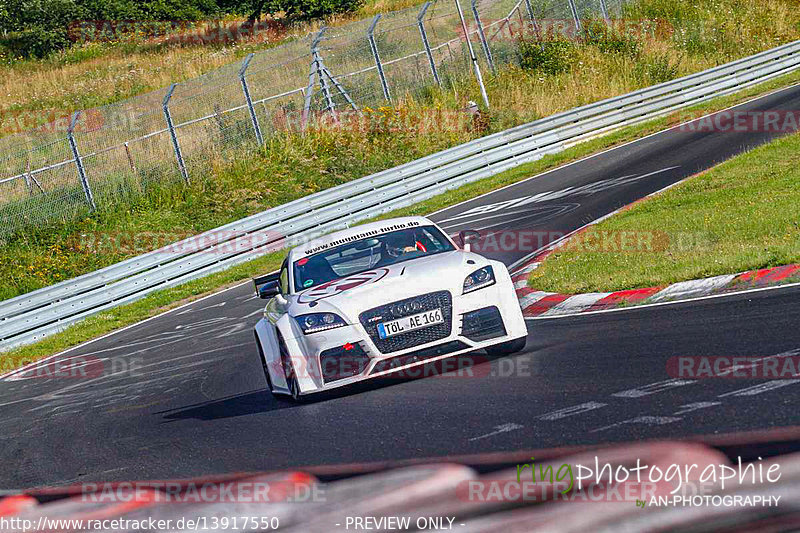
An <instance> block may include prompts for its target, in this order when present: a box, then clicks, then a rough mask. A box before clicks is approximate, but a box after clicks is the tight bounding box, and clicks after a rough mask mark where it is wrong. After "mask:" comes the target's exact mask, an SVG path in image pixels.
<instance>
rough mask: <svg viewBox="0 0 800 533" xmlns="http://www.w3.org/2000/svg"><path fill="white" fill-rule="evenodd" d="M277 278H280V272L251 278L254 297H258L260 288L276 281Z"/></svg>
mask: <svg viewBox="0 0 800 533" xmlns="http://www.w3.org/2000/svg"><path fill="white" fill-rule="evenodd" d="M279 277H280V271H277V270H276V271H275V272H270V273H269V274H267V275H266V276H261V277H260V278H253V288H254V289H255V291H256V296H260V293H259V290H261V287H263V286H264V285H266V284H267V283H270V282H272V281H278V278H279Z"/></svg>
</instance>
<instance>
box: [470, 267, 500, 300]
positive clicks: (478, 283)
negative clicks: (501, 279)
mask: <svg viewBox="0 0 800 533" xmlns="http://www.w3.org/2000/svg"><path fill="white" fill-rule="evenodd" d="M489 285H494V270H492V267H490V266H485V267H483V268H480V269H478V270H476V271H475V272H473V273H472V274H470V275H469V276H467V279H465V280H464V294H467V293H468V292H472V291H477V290H478V289H483V288H484V287H488V286H489Z"/></svg>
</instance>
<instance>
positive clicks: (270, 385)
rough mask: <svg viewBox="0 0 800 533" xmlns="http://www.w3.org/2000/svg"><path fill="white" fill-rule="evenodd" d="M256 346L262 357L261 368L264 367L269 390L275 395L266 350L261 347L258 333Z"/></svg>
mask: <svg viewBox="0 0 800 533" xmlns="http://www.w3.org/2000/svg"><path fill="white" fill-rule="evenodd" d="M256 346H257V347H258V356H259V357H260V358H261V368H263V369H264V379H266V380H267V390H268V391H269V392H270V393H271V394H272V395H273V396H275V392H274V391H273V390H272V379H271V378H270V377H269V368H267V358H266V356H265V355H264V350H263V349H262V348H261V342H260V341H259V339H258V335H256Z"/></svg>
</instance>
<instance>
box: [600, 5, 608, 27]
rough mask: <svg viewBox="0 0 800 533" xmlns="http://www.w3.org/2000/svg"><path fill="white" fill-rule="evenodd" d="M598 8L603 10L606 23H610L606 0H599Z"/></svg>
mask: <svg viewBox="0 0 800 533" xmlns="http://www.w3.org/2000/svg"><path fill="white" fill-rule="evenodd" d="M600 10H601V11H602V12H603V18H604V19H606V24H610V23H611V15H609V14H608V6H607V5H606V0H600Z"/></svg>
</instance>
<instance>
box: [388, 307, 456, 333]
mask: <svg viewBox="0 0 800 533" xmlns="http://www.w3.org/2000/svg"><path fill="white" fill-rule="evenodd" d="M442 322H444V316H442V310H441V309H432V310H430V311H425V312H424V313H418V314H416V315H411V316H407V317H403V318H399V319H397V320H391V321H389V322H379V323H378V336H379V337H380V338H381V339H387V338H389V337H392V336H394V335H399V334H400V333H407V332H409V331H414V330H415V329H422V328H427V327H428V326H433V325H435V324H441V323H442Z"/></svg>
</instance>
